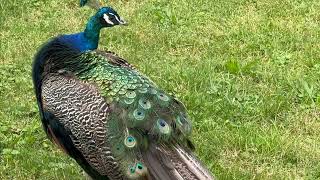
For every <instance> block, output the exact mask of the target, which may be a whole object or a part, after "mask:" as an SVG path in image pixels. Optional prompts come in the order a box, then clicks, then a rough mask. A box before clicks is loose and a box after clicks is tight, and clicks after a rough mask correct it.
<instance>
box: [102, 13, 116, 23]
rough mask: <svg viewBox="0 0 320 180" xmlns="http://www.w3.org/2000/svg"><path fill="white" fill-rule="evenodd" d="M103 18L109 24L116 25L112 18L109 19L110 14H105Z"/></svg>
mask: <svg viewBox="0 0 320 180" xmlns="http://www.w3.org/2000/svg"><path fill="white" fill-rule="evenodd" d="M103 19H104V20H105V21H106V22H107V23H108V24H111V25H114V23H113V22H112V21H110V19H109V16H108V15H106V14H103Z"/></svg>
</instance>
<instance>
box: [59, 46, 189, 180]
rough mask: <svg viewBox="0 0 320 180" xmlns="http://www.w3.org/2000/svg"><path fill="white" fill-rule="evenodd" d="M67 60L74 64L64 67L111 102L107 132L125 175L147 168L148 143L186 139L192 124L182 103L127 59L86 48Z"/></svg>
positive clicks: (182, 141)
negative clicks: (76, 56) (143, 156)
mask: <svg viewBox="0 0 320 180" xmlns="http://www.w3.org/2000/svg"><path fill="white" fill-rule="evenodd" d="M75 62H76V63H75ZM66 63H68V62H66ZM70 63H72V66H66V67H72V68H70V69H68V68H66V69H65V70H66V71H72V73H73V74H74V75H75V76H76V77H77V78H78V79H80V80H81V81H83V82H86V83H90V84H94V85H95V86H97V87H98V89H99V92H100V94H101V95H102V96H103V97H104V98H105V100H106V102H107V103H108V104H109V105H110V109H111V110H110V113H109V116H108V121H107V124H106V126H105V127H106V128H107V132H108V136H107V137H106V138H107V141H108V142H109V144H111V145H112V147H111V151H112V153H113V154H114V155H115V158H116V160H117V161H118V162H120V163H119V164H121V169H122V171H123V173H125V174H127V176H128V177H132V178H135V177H138V176H139V174H143V173H146V171H147V167H146V166H145V164H144V163H143V160H142V156H141V151H144V150H147V148H148V144H149V143H154V142H158V143H164V144H169V143H168V142H177V143H179V144H181V145H183V146H185V145H186V144H187V136H188V135H190V133H191V124H190V122H189V120H188V119H187V114H186V111H185V108H184V106H183V105H182V104H181V103H180V102H179V101H178V100H176V99H175V98H174V97H172V96H170V95H168V94H166V93H165V92H164V91H163V90H161V89H159V88H158V87H157V86H156V85H155V84H154V83H153V82H152V81H151V80H149V79H148V78H147V77H146V76H144V75H142V74H141V73H139V72H138V71H136V70H135V68H134V67H132V66H131V65H129V64H128V63H127V62H126V61H124V60H123V59H120V58H118V57H116V56H115V55H112V54H110V53H109V54H103V53H101V52H100V53H97V52H86V53H83V54H81V55H80V56H79V57H78V58H77V60H76V61H75V60H73V61H71V62H70Z"/></svg>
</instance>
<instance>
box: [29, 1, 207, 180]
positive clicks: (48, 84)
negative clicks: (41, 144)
mask: <svg viewBox="0 0 320 180" xmlns="http://www.w3.org/2000/svg"><path fill="white" fill-rule="evenodd" d="M81 2H84V3H86V1H81ZM94 4H95V5H97V4H98V3H94ZM81 5H83V4H81ZM93 7H94V8H95V9H97V6H93ZM125 24H126V22H125V21H124V20H123V19H122V18H121V17H120V16H119V15H118V13H117V12H116V11H115V10H114V9H113V8H111V7H101V8H99V9H98V10H97V13H96V14H95V15H94V16H92V17H91V18H90V19H89V21H88V23H87V25H86V29H85V30H84V31H83V32H80V33H76V34H69V35H60V36H57V37H55V38H53V39H51V40H49V42H47V43H46V44H44V45H43V46H42V47H41V48H40V50H39V51H38V52H37V54H36V55H35V58H34V63H33V69H32V77H33V83H34V88H35V94H36V98H37V103H38V107H39V112H40V118H41V121H42V125H43V128H44V130H45V132H46V134H47V136H48V138H49V139H50V140H51V141H53V142H54V143H55V144H57V145H58V146H59V147H60V148H61V149H62V150H63V151H64V152H65V153H66V154H68V155H69V156H70V157H72V158H73V159H75V160H76V162H77V163H78V164H79V165H80V166H81V167H82V169H83V170H84V171H85V172H86V173H87V174H88V175H89V176H90V177H91V178H92V179H115V180H117V179H156V180H169V179H190V180H191V179H201V180H202V179H213V176H212V175H211V174H210V172H209V171H208V170H207V169H206V168H205V167H204V166H203V165H202V163H201V162H200V161H199V160H198V159H197V157H196V156H195V155H194V154H193V150H194V146H193V144H192V142H191V141H190V140H189V137H190V134H191V131H192V126H191V122H190V119H189V118H188V115H187V112H186V108H185V107H184V105H183V104H182V103H181V102H180V101H179V100H177V99H176V98H175V97H173V96H172V95H169V94H168V93H166V92H164V91H163V90H162V89H161V88H159V87H158V86H157V85H156V84H155V83H154V82H152V81H151V80H150V79H149V78H148V77H146V76H145V75H143V74H142V73H140V72H139V71H138V70H137V69H136V68H135V67H134V66H133V65H131V64H129V63H128V62H127V61H126V60H125V59H123V58H121V57H119V56H118V55H116V54H115V53H112V52H109V51H107V52H103V51H99V50H96V49H97V47H98V41H99V32H100V30H101V29H103V28H105V27H113V26H116V25H125Z"/></svg>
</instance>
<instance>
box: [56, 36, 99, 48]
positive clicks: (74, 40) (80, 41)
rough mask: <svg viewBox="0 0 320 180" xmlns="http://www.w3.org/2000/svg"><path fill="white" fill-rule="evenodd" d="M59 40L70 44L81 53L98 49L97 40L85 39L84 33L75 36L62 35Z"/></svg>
mask: <svg viewBox="0 0 320 180" xmlns="http://www.w3.org/2000/svg"><path fill="white" fill-rule="evenodd" d="M59 40H61V41H63V42H66V43H68V44H70V45H71V46H72V47H73V48H76V49H78V50H79V51H81V52H84V51H88V50H95V49H97V48H98V40H92V39H88V38H86V36H85V34H84V32H81V33H77V34H69V35H62V36H60V37H59Z"/></svg>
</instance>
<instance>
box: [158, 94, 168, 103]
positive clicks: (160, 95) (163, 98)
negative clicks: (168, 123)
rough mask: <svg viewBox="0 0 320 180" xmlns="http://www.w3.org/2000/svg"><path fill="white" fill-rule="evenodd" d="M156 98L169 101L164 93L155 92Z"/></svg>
mask: <svg viewBox="0 0 320 180" xmlns="http://www.w3.org/2000/svg"><path fill="white" fill-rule="evenodd" d="M157 96H158V98H159V99H160V100H162V101H169V97H168V96H167V95H165V94H164V93H159V94H157Z"/></svg>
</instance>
